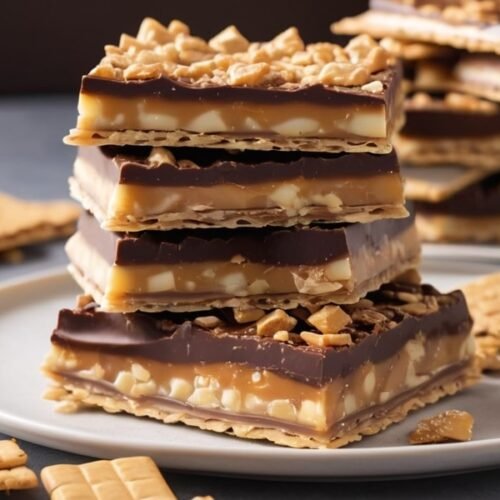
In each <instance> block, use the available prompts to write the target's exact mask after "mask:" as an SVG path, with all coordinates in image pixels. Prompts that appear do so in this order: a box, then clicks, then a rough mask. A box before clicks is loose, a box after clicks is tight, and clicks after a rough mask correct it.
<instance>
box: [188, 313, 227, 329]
mask: <svg viewBox="0 0 500 500" xmlns="http://www.w3.org/2000/svg"><path fill="white" fill-rule="evenodd" d="M193 323H194V324H195V325H198V326H201V327H202V328H215V327H216V326H219V325H220V324H221V323H222V321H221V320H220V319H219V318H218V317H217V316H199V317H198V318H195V319H194V321H193Z"/></svg>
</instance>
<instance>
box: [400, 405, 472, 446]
mask: <svg viewBox="0 0 500 500" xmlns="http://www.w3.org/2000/svg"><path fill="white" fill-rule="evenodd" d="M473 426H474V417H473V416H472V415H471V414H470V413H468V412H466V411H460V410H448V411H445V412H442V413H439V414H438V415H435V416H434V417H431V418H427V419H424V420H421V421H420V422H419V423H418V425H417V428H416V429H415V430H414V431H413V432H412V433H411V434H410V436H409V442H410V444H429V443H445V442H447V441H470V440H471V438H472V428H473Z"/></svg>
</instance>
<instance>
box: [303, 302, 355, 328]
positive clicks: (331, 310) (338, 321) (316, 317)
mask: <svg viewBox="0 0 500 500" xmlns="http://www.w3.org/2000/svg"><path fill="white" fill-rule="evenodd" d="M307 322H308V323H309V324H311V325H312V326H314V327H316V328H317V329H318V330H319V331H320V332H321V333H325V334H328V333H337V332H338V331H339V330H342V328H344V327H345V326H346V325H348V324H349V323H351V322H352V320H351V317H350V316H349V315H348V314H346V313H345V312H344V311H343V310H342V309H341V308H340V307H339V306H324V307H322V308H321V309H320V310H319V311H317V312H315V313H314V314H311V316H309V318H307Z"/></svg>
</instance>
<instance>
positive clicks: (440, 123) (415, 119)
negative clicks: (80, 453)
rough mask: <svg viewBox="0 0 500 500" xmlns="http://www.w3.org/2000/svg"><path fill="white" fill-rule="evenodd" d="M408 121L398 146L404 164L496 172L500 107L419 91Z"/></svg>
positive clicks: (407, 108) (407, 105)
mask: <svg viewBox="0 0 500 500" xmlns="http://www.w3.org/2000/svg"><path fill="white" fill-rule="evenodd" d="M405 111H406V122H405V125H404V127H403V129H402V130H401V133H400V134H399V135H398V136H397V137H395V139H394V144H395V147H396V149H397V151H398V155H399V157H400V159H401V161H402V162H408V163H411V164H419V165H433V164H448V165H449V164H454V165H465V166H469V167H472V168H481V169H487V170H496V169H498V167H499V160H498V158H499V155H500V107H499V105H498V104H497V103H495V102H492V101H487V100H483V99H479V98H477V97H474V96H470V95H465V94H458V93H448V94H446V95H443V96H431V95H429V94H426V93H423V92H419V93H417V94H414V95H413V96H412V97H410V98H408V99H407V100H406V102H405Z"/></svg>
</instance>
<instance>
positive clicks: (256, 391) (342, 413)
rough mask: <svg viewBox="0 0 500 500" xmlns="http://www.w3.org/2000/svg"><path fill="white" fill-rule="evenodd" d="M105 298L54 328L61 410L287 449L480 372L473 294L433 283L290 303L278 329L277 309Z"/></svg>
mask: <svg viewBox="0 0 500 500" xmlns="http://www.w3.org/2000/svg"><path fill="white" fill-rule="evenodd" d="M95 307H96V306H95V304H88V305H86V306H84V307H83V308H81V309H79V310H74V311H71V310H62V311H61V312H60V315H59V323H58V326H57V328H56V329H55V330H54V333H53V335H52V350H51V352H50V354H49V356H48V357H47V359H46V362H45V365H44V371H45V373H46V374H47V376H48V377H50V378H51V379H52V380H53V381H54V382H55V384H56V387H54V388H53V389H51V390H50V391H49V394H48V397H50V398H52V399H56V400H60V401H65V402H66V403H65V407H64V408H61V409H66V410H71V409H76V408H77V406H78V404H79V403H82V404H84V405H97V406H100V407H102V408H104V409H105V410H106V411H110V412H117V411H127V412H129V413H132V414H135V415H137V416H149V417H153V418H157V419H159V420H162V421H164V422H167V423H173V422H184V423H186V424H188V425H196V426H198V427H201V428H203V429H208V430H215V431H219V432H230V433H232V434H235V435H237V436H239V437H245V438H260V439H268V440H270V441H273V442H275V443H278V444H283V445H288V446H296V447H338V446H342V445H345V444H347V443H348V442H350V441H354V440H358V439H360V438H361V436H362V435H363V434H373V433H375V432H378V431H380V430H382V429H384V428H385V427H387V426H388V425H389V424H390V423H392V422H396V421H399V420H401V419H403V418H404V417H405V416H406V414H407V413H408V411H410V410H412V409H416V408H419V407H421V406H423V405H424V404H427V403H430V402H434V401H436V400H437V399H439V398H440V397H442V396H443V395H446V394H452V393H454V392H456V391H457V390H459V389H461V388H463V387H465V386H467V385H470V384H471V383H473V382H475V380H476V378H477V369H476V368H475V366H474V363H473V359H474V341H473V338H472V336H471V334H470V330H471V324H472V322H471V319H470V316H469V313H468V310H467V306H466V303H465V299H464V297H463V295H462V293H461V292H458V291H456V292H452V293H450V294H446V295H443V294H440V293H438V292H437V291H436V290H435V289H434V288H432V287H430V286H428V285H411V284H394V283H393V284H389V285H383V286H382V287H381V289H380V290H379V291H376V292H373V293H372V294H369V295H368V297H367V298H365V299H362V300H361V301H360V302H358V303H357V304H352V305H345V306H342V307H339V306H333V305H328V306H326V307H325V308H323V309H320V310H319V311H316V312H315V313H314V314H312V315H311V313H310V312H309V311H308V310H307V309H304V308H297V309H292V310H289V311H287V313H288V314H286V313H284V311H281V316H280V318H281V319H280V321H279V322H277V323H276V322H274V323H273V324H272V325H271V326H270V322H269V321H267V323H266V328H265V329H263V328H262V325H263V324H264V323H265V322H266V317H265V318H261V319H259V320H258V321H255V320H251V319H246V320H245V319H244V318H243V320H245V321H246V322H244V323H242V318H241V317H240V313H241V311H237V310H231V309H223V310H212V311H210V316H205V317H202V316H201V317H200V316H197V315H196V313H189V314H186V313H184V314H178V313H166V312H163V313H154V314H153V313H132V314H114V313H104V312H99V311H98V310H96V309H95ZM278 312H280V311H279V310H275V311H273V312H272V313H270V314H269V315H268V316H267V318H269V317H270V316H273V315H275V316H276V315H277V313H278ZM283 314H284V315H285V316H287V318H288V320H285V319H284V318H283V317H282V315H283ZM278 316H279V315H278ZM339 316H340V317H341V318H342V321H341V323H339V322H338V319H339ZM320 317H321V320H319V318H320ZM290 319H292V320H293V321H291V322H290V321H289V320H290ZM318 320H319V321H318ZM313 324H315V325H317V326H318V327H320V328H321V330H322V331H324V332H328V331H330V332H332V331H333V332H335V333H321V332H320V331H319V330H318V329H317V328H316V327H314V326H313ZM283 328H287V330H283ZM259 334H260V335H259ZM336 338H338V339H340V340H339V341H337V340H336ZM321 339H323V341H322V340H321Z"/></svg>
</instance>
